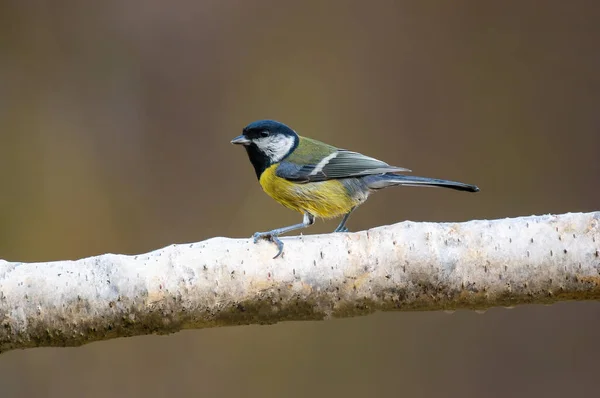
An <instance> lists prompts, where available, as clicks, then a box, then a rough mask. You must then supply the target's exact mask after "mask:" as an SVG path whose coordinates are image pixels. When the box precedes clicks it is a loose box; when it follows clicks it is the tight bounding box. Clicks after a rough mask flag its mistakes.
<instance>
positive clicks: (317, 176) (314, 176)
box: [277, 150, 410, 182]
mask: <svg viewBox="0 0 600 398" xmlns="http://www.w3.org/2000/svg"><path fill="white" fill-rule="evenodd" d="M409 171H410V170H409V169H405V168H403V167H396V166H390V165H389V164H387V163H385V162H382V161H381V160H377V159H375V158H372V157H369V156H365V155H363V154H360V153H358V152H352V151H346V150H339V151H338V152H336V153H335V156H333V154H332V156H328V157H327V158H325V159H323V160H322V161H321V162H319V163H318V164H312V165H296V164H293V163H287V162H282V163H281V164H280V165H279V167H278V168H277V176H279V177H282V178H285V179H288V180H290V181H295V182H318V181H326V180H331V179H339V178H349V177H360V176H366V175H372V174H383V173H397V172H409Z"/></svg>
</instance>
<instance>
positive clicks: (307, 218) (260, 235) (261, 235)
mask: <svg viewBox="0 0 600 398" xmlns="http://www.w3.org/2000/svg"><path fill="white" fill-rule="evenodd" d="M314 223H315V216H313V215H312V214H310V213H304V218H303V219H302V222H301V223H299V224H294V225H290V226H288V227H282V228H277V229H274V230H272V231H268V232H257V233H255V234H254V243H256V242H258V240H259V239H268V240H270V241H271V242H273V243H275V244H276V245H277V248H278V249H279V251H278V252H277V254H276V255H275V257H273V258H277V257H279V256H280V255H281V253H282V252H283V242H282V241H281V240H279V238H278V236H279V235H281V234H285V233H288V232H290V231H294V230H296V229H302V228H306V227H309V226H311V225H313V224H314Z"/></svg>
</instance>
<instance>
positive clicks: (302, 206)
mask: <svg viewBox="0 0 600 398" xmlns="http://www.w3.org/2000/svg"><path fill="white" fill-rule="evenodd" d="M276 169H277V165H272V166H270V167H269V168H268V169H266V170H265V171H264V172H263V173H262V175H261V176H260V185H261V186H262V189H263V190H264V191H265V192H266V193H267V194H268V195H269V196H270V197H272V198H273V199H275V200H276V201H277V202H279V203H281V204H282V205H284V206H285V207H287V208H290V209H292V210H296V211H299V212H301V213H302V212H304V211H307V212H309V213H311V214H312V215H314V216H316V217H320V218H334V217H339V216H342V215H344V214H346V213H348V212H349V211H350V210H351V209H352V208H353V207H354V206H356V205H357V204H358V203H357V201H355V200H354V199H353V198H352V197H350V195H348V193H347V191H346V188H345V187H344V185H343V184H342V183H341V182H339V181H337V180H329V181H322V182H309V183H306V184H297V183H293V182H290V181H288V180H286V179H284V178H280V177H277V175H275V170H276Z"/></svg>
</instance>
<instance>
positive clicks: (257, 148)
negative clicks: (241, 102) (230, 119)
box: [231, 120, 299, 178]
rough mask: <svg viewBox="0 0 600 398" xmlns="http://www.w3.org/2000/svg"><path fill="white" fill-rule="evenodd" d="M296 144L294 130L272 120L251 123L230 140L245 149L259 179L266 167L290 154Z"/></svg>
mask: <svg viewBox="0 0 600 398" xmlns="http://www.w3.org/2000/svg"><path fill="white" fill-rule="evenodd" d="M298 142H299V138H298V134H296V132H295V131H294V130H292V129H291V128H289V127H288V126H286V125H285V124H283V123H279V122H276V121H274V120H258V121H256V122H252V123H250V124H249V125H247V126H246V127H244V130H243V131H242V135H240V136H237V137H235V138H234V139H233V140H231V143H232V144H237V145H243V146H244V147H245V148H246V152H248V157H249V158H250V162H251V163H252V164H253V165H254V169H255V170H256V174H257V176H258V177H259V178H260V174H262V172H263V171H264V170H265V169H266V168H267V167H269V166H270V165H272V164H274V163H278V162H281V160H283V159H284V158H285V157H287V156H288V155H289V154H290V153H292V152H293V151H294V149H296V147H297V146H298Z"/></svg>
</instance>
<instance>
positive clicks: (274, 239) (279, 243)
mask: <svg viewBox="0 0 600 398" xmlns="http://www.w3.org/2000/svg"><path fill="white" fill-rule="evenodd" d="M253 238H254V243H257V242H258V241H259V240H260V239H266V240H268V241H270V242H273V243H275V244H276V245H277V249H278V250H277V254H276V255H275V257H273V258H274V259H275V258H277V257H279V256H280V255H281V253H283V242H282V241H281V240H280V239H279V238H278V237H277V235H274V234H272V233H270V232H257V233H255V234H254V235H253Z"/></svg>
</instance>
